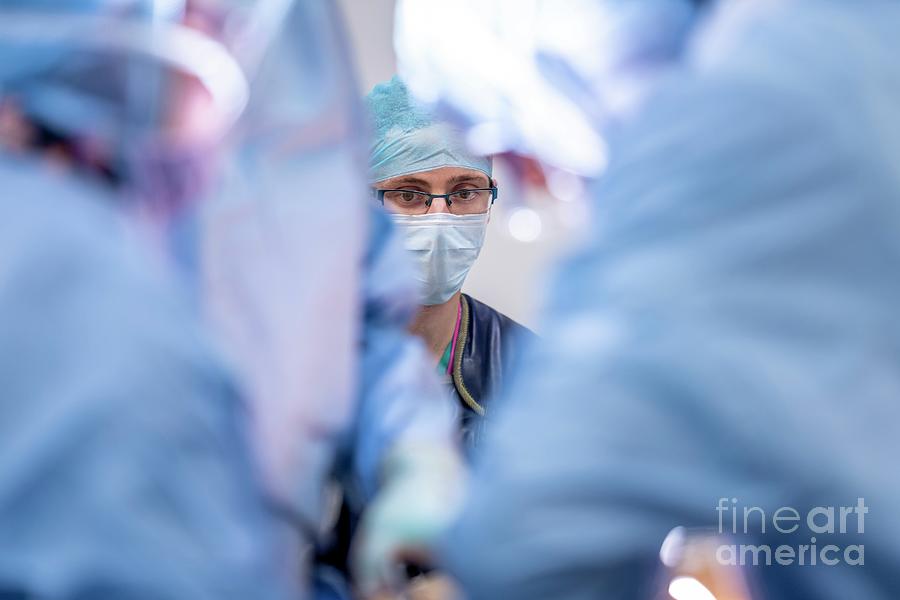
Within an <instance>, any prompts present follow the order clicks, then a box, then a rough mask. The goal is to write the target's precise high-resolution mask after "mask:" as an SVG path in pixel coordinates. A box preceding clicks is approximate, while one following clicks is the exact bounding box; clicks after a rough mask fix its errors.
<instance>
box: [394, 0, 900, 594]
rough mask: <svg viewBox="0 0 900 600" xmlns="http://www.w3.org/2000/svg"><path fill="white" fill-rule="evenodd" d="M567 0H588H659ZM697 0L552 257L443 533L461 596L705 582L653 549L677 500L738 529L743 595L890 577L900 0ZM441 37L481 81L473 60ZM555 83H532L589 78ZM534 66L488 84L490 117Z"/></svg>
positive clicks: (691, 518)
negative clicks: (573, 237) (695, 16)
mask: <svg viewBox="0 0 900 600" xmlns="http://www.w3.org/2000/svg"><path fill="white" fill-rule="evenodd" d="M501 3H502V2H495V3H478V7H477V8H478V10H477V12H473V13H470V15H469V16H470V17H474V16H476V14H477V16H478V17H484V19H485V20H484V21H482V22H489V21H487V17H486V16H485V15H491V14H496V12H493V11H492V10H491V8H492V6H496V5H497V4H501ZM409 4H410V5H411V10H415V9H416V8H417V7H413V6H412V5H414V4H417V5H419V6H418V8H423V10H427V9H428V8H431V9H435V5H436V4H437V3H425V4H426V5H430V6H425V7H422V3H418V2H416V3H412V2H411V3H409ZM486 4H489V6H486ZM509 4H510V3H506V5H507V6H509ZM538 4H540V3H538ZM555 4H557V3H553V2H546V3H543V5H542V8H543V9H545V10H547V11H549V12H552V9H553V5H555ZM581 4H582V7H583V8H584V10H585V13H582V14H581V15H580V16H581V17H582V18H583V19H584V20H585V21H586V22H593V21H592V20H590V19H588V18H587V14H586V13H587V11H588V10H589V9H590V5H591V4H593V5H594V8H595V9H596V11H595V12H596V14H595V15H594V16H595V17H597V18H598V21H597V23H602V22H603V21H602V19H603V18H604V17H605V16H608V15H610V14H614V13H615V10H614V9H615V8H616V5H619V6H621V5H622V4H628V5H630V6H631V7H632V9H637V7H638V5H642V6H643V7H645V8H646V9H647V10H648V12H652V11H653V10H654V9H655V8H657V7H659V6H660V5H662V4H665V2H650V1H648V2H629V3H615V2H594V3H581ZM669 4H671V3H669ZM707 4H708V5H710V4H711V5H712V6H710V7H709V8H707V10H709V11H710V12H709V13H707V15H708V16H707V18H708V20H707V21H706V22H705V23H704V24H703V26H702V27H698V28H696V29H694V30H693V32H691V33H689V34H688V40H687V41H688V45H687V49H685V50H684V53H683V54H681V55H679V54H678V53H676V54H673V55H672V57H671V59H670V60H671V64H670V65H669V67H668V69H667V71H668V72H667V75H668V77H666V78H665V80H663V81H659V82H658V86H657V87H656V88H655V90H653V91H652V93H650V95H649V96H648V97H647V98H646V99H645V100H644V102H643V105H642V106H640V107H638V108H637V109H635V111H634V112H633V113H632V115H631V118H626V119H622V120H621V121H620V127H618V128H617V129H618V130H617V131H614V132H612V131H610V132H609V133H608V135H607V136H606V141H607V142H608V150H609V154H608V156H609V165H608V168H607V170H606V172H605V174H603V175H602V177H601V178H600V180H599V181H598V183H597V184H596V185H595V186H594V188H593V190H592V192H591V196H592V199H593V212H594V215H593V217H592V219H591V224H590V235H588V236H586V238H585V240H586V241H585V242H584V243H583V244H582V246H581V248H580V249H579V250H577V251H576V252H575V253H574V255H573V256H572V257H571V258H569V259H567V260H566V261H565V262H564V263H563V264H562V265H561V266H560V267H559V269H558V272H557V274H556V277H555V278H554V279H553V280H552V281H553V289H552V292H551V299H550V301H549V303H548V306H547V307H546V309H545V312H544V316H543V319H544V320H543V323H542V324H543V327H544V328H545V331H547V339H544V340H542V344H541V345H537V346H533V347H532V348H531V350H530V351H529V352H527V353H526V357H525V358H524V359H523V363H522V369H521V371H519V372H518V373H517V376H516V377H515V381H514V383H513V384H512V386H511V388H510V390H509V393H508V395H509V397H510V398H515V402H508V403H505V404H503V406H502V408H503V412H502V413H501V414H500V416H499V417H498V423H497V426H496V427H495V428H492V430H491V432H490V433H489V435H488V440H487V441H486V444H485V448H484V452H483V454H482V460H481V462H480V464H479V465H478V467H477V469H476V475H475V478H474V481H473V486H472V493H471V495H470V497H469V500H468V502H467V505H466V508H465V510H464V513H463V516H462V518H461V519H460V521H459V522H458V526H457V527H456V528H455V530H454V532H453V533H452V535H450V536H449V537H448V539H447V541H446V544H445V545H444V557H445V558H446V560H447V561H448V564H449V567H450V570H451V571H452V572H454V573H455V574H456V575H457V576H458V577H459V579H460V580H461V581H462V583H463V587H464V588H465V590H466V595H467V597H469V598H472V599H474V600H480V599H487V598H517V599H539V598H554V599H586V598H649V597H662V596H661V595H666V596H671V597H673V598H711V597H713V595H712V594H711V593H710V592H709V590H708V589H706V588H705V587H704V586H703V585H702V583H701V582H699V581H698V580H695V579H668V578H664V577H663V576H662V567H663V565H664V562H663V561H665V560H668V559H669V558H670V553H669V552H668V551H667V550H668V548H667V547H665V546H663V540H664V539H665V538H666V537H667V533H668V532H669V531H670V530H672V529H673V528H675V527H677V526H684V527H688V528H702V529H706V530H709V531H712V532H715V533H720V534H723V535H724V536H727V537H728V538H730V539H731V541H730V542H723V546H718V548H723V547H724V550H721V551H719V552H715V553H711V556H709V559H711V564H719V565H731V564H737V565H739V566H741V568H743V569H744V570H745V571H746V574H747V576H748V579H749V580H750V582H751V587H752V588H753V589H752V590H751V593H752V597H753V598H764V599H767V600H773V599H774V600H780V599H785V600H787V599H791V600H799V599H804V600H805V599H810V600H811V599H826V600H828V599H840V598H851V597H852V598H863V597H864V598H870V599H879V600H881V599H884V600H887V599H889V598H896V597H897V596H898V593H900V578H898V577H897V572H896V565H897V564H898V561H900V544H898V542H897V540H898V539H900V519H898V515H897V511H896V510H895V507H896V506H897V505H898V502H900V480H898V478H897V477H896V475H895V472H896V464H895V463H896V458H895V457H896V456H897V455H898V452H900V444H898V438H897V435H896V426H895V425H896V423H897V422H898V419H900V405H898V403H897V402H896V398H897V396H898V394H900V321H898V319H897V318H896V307H897V305H898V302H900V284H898V279H897V277H896V272H897V266H898V265H900V245H898V243H897V239H898V238H897V231H898V229H900V210H898V202H897V199H898V198H900V180H898V178H897V175H896V173H897V164H898V162H900V128H898V126H897V125H898V123H900V109H898V107H900V66H898V62H897V61H896V60H895V57H896V56H897V54H898V52H900V43H898V40H897V36H896V35H895V32H896V31H897V28H898V27H900V5H898V4H897V3H896V2H883V1H879V0H861V1H859V2H852V3H851V2H828V1H825V0H818V1H817V0H795V1H790V0H789V1H784V2H763V1H758V2H750V1H740V0H721V1H720V2H715V3H707ZM570 12H571V11H570ZM527 16H528V15H519V17H520V22H524V23H532V22H533V21H530V20H529V19H528V18H527ZM545 16H546V15H545ZM476 21H478V19H475V18H473V19H472V22H476ZM539 22H540V23H541V26H542V27H541V29H540V31H541V32H542V33H548V32H549V31H557V32H558V33H559V32H565V34H566V35H569V34H570V33H571V31H572V30H571V29H565V28H554V24H555V23H554V22H553V21H552V20H550V19H548V18H545V19H542V20H540V21H539ZM510 23H511V22H510V21H504V22H502V23H500V24H498V26H497V30H502V31H508V26H509V25H510ZM656 23H657V24H659V23H660V22H659V21H656ZM433 24H434V25H435V27H434V28H429V27H423V26H424V25H425V23H424V22H421V21H420V22H417V23H416V25H417V26H418V29H419V30H420V31H421V30H424V31H427V34H428V36H429V37H430V39H433V40H442V39H444V37H445V36H443V35H442V34H443V30H442V27H443V26H446V27H449V28H453V27H454V25H455V24H456V23H455V22H453V21H450V20H443V21H440V22H436V23H433ZM556 24H558V23H556ZM607 24H609V23H607ZM610 29H612V28H605V29H604V28H599V27H598V28H597V29H595V31H594V33H595V34H596V36H595V37H597V38H598V39H602V38H603V34H605V33H607V32H608V31H609V30H610ZM658 31H659V28H658V27H657V28H650V29H649V30H645V32H644V33H647V34H650V37H651V38H652V36H653V34H654V33H658ZM488 39H490V38H488V37H484V38H480V39H479V41H481V40H488ZM546 39H547V38H544V41H546ZM550 39H551V40H552V42H549V43H547V48H546V50H547V52H546V53H539V54H540V56H533V57H531V58H532V59H533V60H534V61H535V62H534V63H533V64H538V62H537V61H538V59H540V61H541V62H540V63H539V64H540V65H542V66H547V65H555V66H556V68H557V72H558V73H568V74H569V76H570V77H572V76H577V74H579V73H580V72H583V71H580V70H579V69H580V67H583V66H585V61H581V62H579V61H578V60H577V59H578V58H579V57H578V56H576V57H574V58H573V59H572V60H571V61H570V62H567V61H566V60H565V56H564V55H563V54H561V53H560V52H559V49H560V48H564V47H565V46H566V44H565V42H566V40H567V39H568V38H567V37H565V36H563V35H558V36H557V37H555V38H552V37H551V38H550ZM485 43H486V44H487V43H489V42H488V41H485ZM651 47H652V46H651ZM419 50H420V53H419V57H421V58H423V60H424V59H425V57H429V56H430V58H432V59H434V58H436V57H435V55H434V54H433V53H431V50H432V49H431V48H428V47H424V48H423V47H420V48H419ZM429 53H431V54H429ZM584 56H585V55H584V54H581V55H580V57H581V58H582V59H583V58H584ZM453 58H458V56H457V57H453ZM479 58H480V59H482V58H483V59H484V60H485V62H486V63H487V65H488V66H489V65H490V64H491V57H479ZM445 59H446V61H447V63H451V60H450V59H451V57H450V55H449V54H448V55H447V56H446V57H445ZM413 60H415V59H414V58H413ZM452 65H453V72H455V73H457V74H459V73H465V75H466V78H467V79H468V80H469V82H470V86H469V88H468V89H483V90H486V89H488V88H487V86H481V85H480V82H481V81H483V80H481V79H478V78H477V74H478V73H479V72H480V71H479V69H480V66H479V65H478V64H473V63H471V62H459V61H458V60H456V61H453V62H452ZM663 66H665V65H664V64H663ZM627 71H629V70H626V72H627ZM430 72H431V73H432V74H433V75H435V76H440V75H446V74H447V73H448V71H447V70H443V71H442V70H440V69H439V68H437V67H436V66H435V65H432V69H431V71H430ZM535 72H537V71H535ZM494 75H495V76H496V72H495V73H494ZM497 80H499V83H498V88H495V89H501V88H502V86H503V85H504V84H507V83H511V82H512V83H515V82H514V81H512V80H507V79H503V78H497V79H495V81H497ZM569 81H572V79H569ZM559 83H560V80H546V81H544V84H543V85H544V86H545V88H540V89H549V90H551V91H552V93H553V94H555V95H556V96H557V97H561V98H566V97H569V96H568V94H572V93H573V90H579V91H581V92H583V91H584V90H586V89H591V87H590V86H589V87H565V86H561V85H559ZM594 83H595V85H596V87H595V88H594V89H604V88H605V89H606V90H607V93H610V94H612V93H613V92H615V91H617V90H619V88H617V87H615V84H616V83H617V81H616V80H614V79H607V80H603V81H601V80H598V81H595V82H594ZM511 89H512V88H507V89H506V91H510V90H511ZM525 91H526V90H523V89H519V90H518V92H519V93H509V94H507V95H505V96H502V97H501V98H497V97H495V96H491V97H489V98H487V99H484V102H483V104H484V105H485V106H486V107H487V108H488V110H489V109H490V107H492V106H493V107H496V106H503V107H505V113H506V115H508V116H509V121H507V123H506V124H509V123H510V121H513V122H514V121H515V119H516V115H521V114H527V107H528V106H529V103H530V102H532V101H533V100H534V98H535V95H528V94H526V93H524V92H525ZM431 92H432V93H434V92H435V90H433V89H432V90H431ZM580 100H582V101H583V100H585V99H584V97H583V96H582V97H581V98H580ZM504 101H505V102H506V103H504ZM572 101H573V103H574V102H575V99H574V98H573V99H572ZM598 105H599V100H598ZM520 106H522V108H520ZM456 107H457V108H463V109H464V107H462V106H461V105H460V104H456ZM532 108H533V106H532ZM519 128H520V130H521V131H523V132H525V131H529V130H528V123H521V122H520V123H519ZM597 130H598V131H601V130H602V127H601V128H598V129H597ZM530 132H531V133H533V132H534V131H533V130H530ZM542 133H550V132H547V131H546V130H545V131H544V132H542ZM519 139H520V140H522V139H524V136H523V137H520V138H519ZM558 141H560V140H557V142H558ZM547 147H548V146H537V147H532V151H533V152H534V153H539V152H540V151H541V150H542V148H543V149H546V148H547ZM558 147H561V146H558ZM545 156H547V155H546V154H545ZM548 398H551V399H552V401H548ZM829 514H830V515H832V516H834V517H835V519H837V515H838V514H844V515H845V517H847V518H846V519H845V520H844V524H843V525H841V524H840V523H839V520H834V521H830V520H829V517H828V515H829ZM788 515H790V516H789V520H791V521H792V522H791V523H788V522H786V521H783V520H781V518H782V517H784V516H788ZM793 515H796V519H794V517H793ZM795 525H796V527H795ZM682 531H683V530H682ZM670 539H671V538H670ZM731 544H736V545H737V546H736V548H737V549H736V550H731ZM826 548H827V550H825V549H826ZM732 552H733V554H732ZM861 552H862V553H863V554H864V555H865V556H864V557H863V556H861V554H860V553H861ZM823 559H824V561H823ZM669 592H670V593H669ZM719 597H721V596H719Z"/></svg>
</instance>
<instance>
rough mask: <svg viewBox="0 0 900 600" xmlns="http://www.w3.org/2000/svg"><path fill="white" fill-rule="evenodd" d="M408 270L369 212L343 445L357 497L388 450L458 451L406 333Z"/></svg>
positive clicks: (416, 345)
mask: <svg viewBox="0 0 900 600" xmlns="http://www.w3.org/2000/svg"><path fill="white" fill-rule="evenodd" d="M412 269H413V268H412V265H411V263H410V261H409V260H408V257H407V256H406V254H405V250H404V249H403V246H402V244H401V243H400V241H399V237H398V236H397V234H396V232H395V231H394V228H393V226H392V224H391V222H390V219H389V218H388V216H387V215H386V214H385V213H384V211H383V210H381V209H379V208H377V207H374V206H372V207H371V209H370V211H369V240H368V246H367V253H366V256H365V267H364V270H365V273H364V294H365V298H364V322H363V339H362V364H361V368H362V375H361V378H360V397H359V407H358V411H357V415H356V422H355V425H354V430H353V436H352V439H351V440H350V441H349V447H350V448H351V450H350V451H351V454H352V465H353V467H352V468H353V473H354V475H355V477H356V480H357V481H358V482H359V484H360V487H361V489H360V492H361V495H362V499H369V498H371V497H372V495H373V494H374V493H375V491H376V489H377V487H378V484H379V471H380V469H381V466H382V461H383V460H384V459H385V457H386V455H387V454H389V453H390V452H391V450H392V449H396V448H398V447H401V446H407V447H414V446H417V445H420V446H429V447H443V448H448V449H451V450H452V451H456V449H457V447H458V434H457V418H458V413H457V409H456V405H455V403H454V402H452V400H451V398H450V397H449V395H448V394H447V393H446V392H445V391H444V390H443V389H441V387H440V385H439V383H438V380H437V377H436V376H435V374H434V368H433V365H432V362H433V361H432V360H431V357H430V356H429V355H428V353H427V351H426V350H425V346H424V344H423V343H422V341H421V340H420V339H419V338H417V337H415V336H413V335H411V334H410V333H409V332H408V331H407V329H406V328H407V326H408V324H409V321H410V319H411V318H412V315H413V312H414V311H415V310H416V306H415V298H416V291H415V287H414V286H415V283H414V282H415V278H414V277H413V270H412Z"/></svg>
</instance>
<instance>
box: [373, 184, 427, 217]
mask: <svg viewBox="0 0 900 600" xmlns="http://www.w3.org/2000/svg"><path fill="white" fill-rule="evenodd" d="M428 197H429V196H428V194H423V193H422V192H414V191H412V190H388V191H386V192H385V193H384V206H385V208H387V209H388V210H389V211H391V212H394V213H398V214H401V215H421V214H424V213H425V212H427V211H428Z"/></svg>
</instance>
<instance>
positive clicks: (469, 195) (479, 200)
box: [450, 190, 491, 215]
mask: <svg viewBox="0 0 900 600" xmlns="http://www.w3.org/2000/svg"><path fill="white" fill-rule="evenodd" d="M490 201H491V192H490V190H460V191H458V192H453V193H452V194H450V202H451V205H450V210H451V212H453V213H456V214H458V215H473V214H480V213H483V212H485V211H486V210H487V209H488V206H489V205H490Z"/></svg>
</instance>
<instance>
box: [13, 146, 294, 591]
mask: <svg viewBox="0 0 900 600" xmlns="http://www.w3.org/2000/svg"><path fill="white" fill-rule="evenodd" d="M0 180H2V181H3V186H4V192H3V193H2V194H0V214H2V215H3V217H2V219H0V256H2V259H0V381H2V386H3V392H2V397H0V530H2V531H3V536H2V537H0V595H3V592H7V591H8V592H10V593H13V595H15V596H16V597H20V596H18V595H16V594H22V596H21V597H26V596H27V597H72V596H71V595H70V594H76V593H78V592H84V593H85V594H86V595H88V596H92V597H117V598H137V597H142V598H145V597H167V598H214V597H215V598H221V597H227V598H249V597H254V598H256V597H265V598H270V597H278V596H276V591H275V589H276V588H277V587H278V586H279V583H278V581H279V580H278V578H277V577H276V573H275V572H274V570H275V569H276V568H277V567H276V565H277V560H275V557H273V556H272V555H271V550H272V549H273V548H274V544H273V539H272V537H271V535H270V532H271V524H270V522H269V520H268V518H267V517H266V515H265V512H264V510H263V502H262V497H261V493H260V492H259V486H258V485H257V482H256V476H255V475H254V470H253V467H252V465H251V464H250V453H249V451H248V449H247V448H246V447H245V440H244V433H243V431H242V425H241V423H242V420H243V418H244V416H245V415H243V414H242V408H241V405H240V403H239V398H238V395H237V394H236V392H235V390H234V388H233V386H232V383H231V380H230V379H229V377H228V375H227V373H226V371H225V370H224V369H223V368H222V367H221V366H220V364H219V363H218V361H217V359H216V358H215V355H214V353H213V352H212V351H211V348H210V346H209V345H208V344H207V343H206V341H205V338H204V334H203V332H202V329H201V327H200V325H199V322H198V321H197V320H195V319H194V318H193V315H192V311H191V308H190V305H189V303H188V302H186V298H185V297H184V296H183V295H182V294H181V293H180V292H178V291H176V288H175V287H174V285H172V284H171V282H167V281H165V279H164V278H163V277H162V275H161V274H160V273H159V272H157V271H156V270H155V269H154V268H153V266H152V261H150V260H148V259H147V257H146V256H143V255H142V253H141V250H139V247H138V245H137V244H136V243H132V241H131V238H130V237H129V236H128V235H126V234H125V232H124V231H123V230H122V223H121V216H120V215H119V214H117V213H116V212H114V206H113V205H114V204H115V203H116V202H117V201H118V200H120V198H118V197H117V196H116V195H115V194H114V193H112V191H111V190H109V189H106V187H105V184H101V183H100V182H94V181H90V180H88V179H87V178H81V177H78V176H76V175H75V174H74V173H73V172H65V171H64V170H59V169H48V168H47V165H46V164H44V163H39V162H36V161H32V160H30V159H25V158H21V157H15V158H13V157H11V156H10V155H8V154H7V155H4V154H0Z"/></svg>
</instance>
